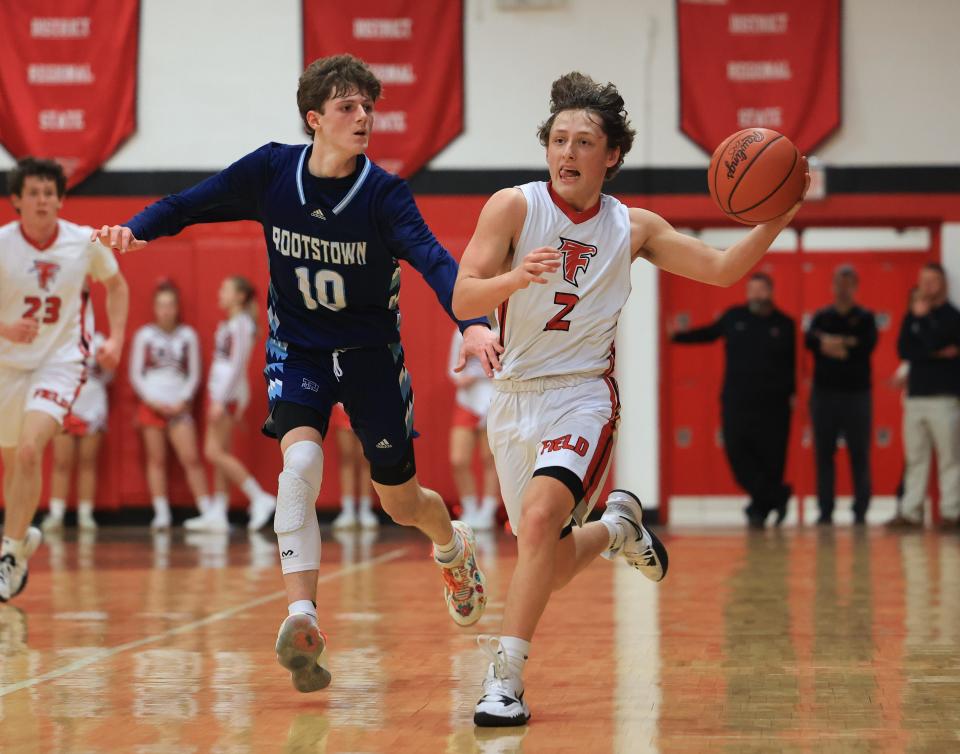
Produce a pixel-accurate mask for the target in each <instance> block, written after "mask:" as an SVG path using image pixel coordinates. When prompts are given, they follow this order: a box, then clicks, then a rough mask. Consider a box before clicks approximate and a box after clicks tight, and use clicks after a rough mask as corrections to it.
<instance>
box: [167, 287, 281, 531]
mask: <svg viewBox="0 0 960 754" xmlns="http://www.w3.org/2000/svg"><path fill="white" fill-rule="evenodd" d="M217 295H218V304H219V306H220V310H221V311H222V312H223V313H224V314H225V315H226V319H224V320H223V321H221V322H220V324H219V325H217V333H216V336H215V338H214V350H213V360H212V362H211V363H210V373H209V376H208V377H207V401H208V402H207V431H206V436H205V437H204V445H203V452H204V455H205V456H206V459H207V461H209V462H210V463H211V464H212V465H213V469H214V490H215V492H214V495H213V502H212V504H211V505H210V507H209V508H208V509H207V510H206V511H205V512H203V513H202V514H201V515H200V516H197V517H196V518H192V519H190V520H188V521H185V522H184V527H186V528H187V529H192V530H194V531H227V530H228V529H229V523H228V520H227V509H228V507H229V493H228V490H229V483H231V482H232V483H233V484H235V485H236V486H237V487H239V488H240V489H241V490H243V492H244V494H245V495H246V496H247V498H248V499H249V500H250V507H249V509H248V510H249V517H250V518H249V522H248V524H247V528H248V529H249V530H250V531H257V530H259V529H261V528H263V526H264V524H266V523H267V522H268V521H269V520H270V517H271V516H272V515H273V511H274V509H275V508H276V507H277V499H276V497H274V496H273V495H271V494H269V493H267V492H265V491H264V490H263V488H262V487H260V485H259V483H258V482H257V480H256V479H255V478H254V477H253V475H252V474H251V473H250V472H249V471H248V470H247V468H246V467H245V466H244V465H243V463H242V462H241V461H240V459H239V458H237V457H236V456H235V455H233V454H232V453H231V452H230V448H231V444H232V441H233V430H234V427H235V426H236V424H237V422H238V421H239V420H240V418H241V416H242V415H243V412H244V410H245V409H246V407H247V404H248V403H249V402H250V386H249V384H248V383H247V365H248V364H249V362H250V354H251V353H252V351H253V345H254V343H255V341H256V339H257V301H256V292H255V291H254V288H253V285H252V284H251V283H250V281H249V280H247V279H246V278H245V277H242V276H240V275H233V276H231V277H228V278H225V279H224V281H223V282H222V283H221V284H220V292H219V293H218V294H217Z"/></svg>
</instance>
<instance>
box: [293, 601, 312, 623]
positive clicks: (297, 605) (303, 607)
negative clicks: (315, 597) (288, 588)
mask: <svg viewBox="0 0 960 754" xmlns="http://www.w3.org/2000/svg"><path fill="white" fill-rule="evenodd" d="M294 613H305V614H306V615H312V616H313V619H314V620H316V619H317V605H316V603H315V602H311V601H310V600H297V601H296V602H291V603H290V604H289V605H287V614H288V615H293V614H294Z"/></svg>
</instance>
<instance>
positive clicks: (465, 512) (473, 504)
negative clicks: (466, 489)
mask: <svg viewBox="0 0 960 754" xmlns="http://www.w3.org/2000/svg"><path fill="white" fill-rule="evenodd" d="M460 507H461V508H462V510H461V511H460V517H461V518H463V517H464V516H471V515H473V514H474V513H476V512H477V496H476V495H464V496H463V497H461V498H460Z"/></svg>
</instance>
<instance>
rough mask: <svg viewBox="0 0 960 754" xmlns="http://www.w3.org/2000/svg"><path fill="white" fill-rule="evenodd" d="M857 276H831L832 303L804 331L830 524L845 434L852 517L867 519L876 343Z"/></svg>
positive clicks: (821, 488) (847, 270)
mask: <svg viewBox="0 0 960 754" xmlns="http://www.w3.org/2000/svg"><path fill="white" fill-rule="evenodd" d="M857 283H858V277H857V273H856V270H854V268H853V267H851V266H850V265H841V266H840V267H838V268H837V270H836V272H835V273H834V276H833V304H832V305H831V306H827V307H825V308H823V309H821V310H820V311H818V312H817V313H816V314H815V315H814V316H813V320H812V321H811V322H810V327H809V328H808V329H807V335H806V345H807V348H809V349H810V350H811V351H812V352H813V359H814V368H813V392H812V393H811V394H810V416H811V418H812V419H813V440H814V446H815V448H816V459H817V497H818V499H819V502H820V519H819V521H818V522H817V523H818V524H821V525H830V524H832V523H833V505H834V472H835V469H834V454H835V453H836V450H837V440H838V439H839V436H840V435H843V437H844V439H845V440H846V443H847V451H848V452H849V454H850V466H851V470H852V473H853V488H854V497H853V518H854V522H855V523H857V524H863V523H865V520H866V515H867V507H868V506H869V505H870V434H871V426H872V415H873V411H872V393H871V390H870V355H871V354H872V353H873V349H874V347H875V346H876V345H877V323H876V320H875V319H874V316H873V312H871V311H868V310H866V309H864V308H862V307H860V306H858V305H857V303H856V302H855V301H854V296H855V295H856V292H857Z"/></svg>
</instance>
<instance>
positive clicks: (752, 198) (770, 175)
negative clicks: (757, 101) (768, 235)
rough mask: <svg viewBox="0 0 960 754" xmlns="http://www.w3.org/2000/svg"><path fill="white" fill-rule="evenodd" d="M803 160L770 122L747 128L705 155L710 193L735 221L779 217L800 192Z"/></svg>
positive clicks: (798, 196) (788, 140) (804, 161)
mask: <svg viewBox="0 0 960 754" xmlns="http://www.w3.org/2000/svg"><path fill="white" fill-rule="evenodd" d="M806 172H807V168H806V160H805V159H804V157H803V155H801V154H800V150H798V149H797V148H796V147H795V146H794V145H793V142H791V141H790V139H788V138H787V137H786V136H784V135H783V134H779V133H777V132H776V131H771V130H770V129H769V128H747V129H744V130H743V131H737V133H735V134H733V135H732V136H728V137H727V138H726V139H724V141H723V143H722V144H721V145H720V146H719V147H717V150H716V151H715V152H714V153H713V157H711V158H710V170H709V172H708V173H707V185H708V186H709V187H710V196H712V197H713V200H714V201H715V202H716V203H717V206H719V207H720V209H721V210H723V212H724V213H725V214H726V215H728V216H729V217H732V218H733V219H734V220H736V221H737V222H741V223H744V224H746V225H757V224H758V223H765V222H767V221H769V220H773V219H774V218H776V217H780V215H782V214H783V213H784V212H786V211H787V210H788V209H790V208H791V207H792V206H793V205H794V204H796V203H797V202H798V201H800V196H801V195H802V194H803V184H804V175H805V173H806Z"/></svg>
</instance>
